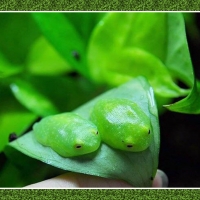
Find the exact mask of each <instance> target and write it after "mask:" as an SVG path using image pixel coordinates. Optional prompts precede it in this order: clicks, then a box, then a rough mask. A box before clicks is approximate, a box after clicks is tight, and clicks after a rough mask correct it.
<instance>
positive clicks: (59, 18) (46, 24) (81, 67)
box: [32, 13, 88, 76]
mask: <svg viewBox="0 0 200 200" xmlns="http://www.w3.org/2000/svg"><path fill="white" fill-rule="evenodd" d="M32 16H33V18H34V19H35V21H36V22H37V24H38V25H39V27H40V29H41V31H42V32H43V33H44V35H45V36H46V38H47V39H48V40H49V41H50V43H51V44H52V45H53V47H55V49H56V50H57V51H58V52H59V53H60V55H62V56H63V58H65V59H66V61H67V62H68V63H69V64H70V65H71V66H72V67H73V68H75V69H76V70H78V71H79V72H80V73H81V74H83V75H85V76H87V75H88V73H87V68H86V63H85V54H86V52H85V47H84V42H83V40H82V39H81V38H80V36H79V34H78V33H77V31H76V29H75V28H74V27H73V25H72V24H71V23H70V21H69V20H68V19H67V18H66V17H65V16H64V14H63V13H32ZM77 55H78V56H77Z"/></svg>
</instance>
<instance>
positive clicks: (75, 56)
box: [72, 51, 81, 61]
mask: <svg viewBox="0 0 200 200" xmlns="http://www.w3.org/2000/svg"><path fill="white" fill-rule="evenodd" d="M72 56H73V57H74V58H75V59H76V60H78V61H79V60H80V58H81V57H80V54H79V53H78V52H77V51H72Z"/></svg>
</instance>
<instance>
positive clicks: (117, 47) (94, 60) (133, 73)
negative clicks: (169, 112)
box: [87, 13, 188, 97]
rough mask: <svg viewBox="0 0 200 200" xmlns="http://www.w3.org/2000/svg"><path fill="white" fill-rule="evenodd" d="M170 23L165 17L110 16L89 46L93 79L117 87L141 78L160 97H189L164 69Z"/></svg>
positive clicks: (89, 60) (147, 15) (98, 29)
mask: <svg viewBox="0 0 200 200" xmlns="http://www.w3.org/2000/svg"><path fill="white" fill-rule="evenodd" d="M170 20H171V21H173V19H168V15H167V14H166V13H108V14H107V15H106V17H105V18H103V20H101V21H100V23H99V24H98V25H97V26H96V28H95V29H94V32H93V34H92V36H91V39H90V42H89V47H88V57H87V58H88V65H89V69H90V73H91V76H92V78H93V79H94V80H95V81H97V82H100V83H108V84H110V85H115V86H116V85H120V84H122V83H125V82H126V81H127V80H130V78H131V77H137V76H138V75H142V76H145V77H146V78H147V79H148V81H149V82H150V84H151V85H152V87H153V88H154V91H155V93H156V94H158V95H159V96H164V97H177V96H182V95H186V94H188V91H186V90H183V89H181V88H179V87H178V86H177V85H175V83H174V82H173V79H172V78H171V76H170V73H169V71H168V70H167V68H166V66H165V59H166V56H168V54H169V52H168V49H167V48H166V46H167V45H168V24H167V22H168V21H170ZM170 41H171V40H170ZM167 58H168V57H167ZM169 59H170V58H169ZM168 65H169V66H170V63H169V61H168Z"/></svg>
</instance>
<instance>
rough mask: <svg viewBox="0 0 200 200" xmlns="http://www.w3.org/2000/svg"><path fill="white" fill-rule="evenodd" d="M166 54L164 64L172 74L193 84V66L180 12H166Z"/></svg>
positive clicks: (188, 83) (186, 82) (190, 84)
mask: <svg viewBox="0 0 200 200" xmlns="http://www.w3.org/2000/svg"><path fill="white" fill-rule="evenodd" d="M167 28H168V29H167V36H168V42H167V54H166V60H165V64H166V66H167V68H168V69H169V70H170V71H171V72H172V73H173V76H174V77H175V78H177V79H179V80H181V81H182V82H183V83H185V84H187V85H188V86H190V87H191V86H192V85H193V79H194V74H193V67H192V62H191V58H190V52H189V49H188V44H187V38H186V33H185V24H184V19H183V16H182V15H181V13H168V14H167Z"/></svg>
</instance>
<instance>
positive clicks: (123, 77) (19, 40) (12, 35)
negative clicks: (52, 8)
mask: <svg viewBox="0 0 200 200" xmlns="http://www.w3.org/2000/svg"><path fill="white" fill-rule="evenodd" d="M158 15H159V18H158ZM104 17H105V18H104ZM187 17H188V18H187ZM0 18H1V20H0V27H1V37H0V50H1V51H0V64H1V70H0V71H1V74H0V77H1V85H0V89H1V108H0V112H1V127H0V130H1V142H0V149H1V150H3V149H4V147H5V146H6V145H7V144H8V136H9V134H10V133H12V132H13V131H14V132H15V133H16V134H17V135H18V136H20V135H22V134H24V133H26V132H29V131H30V130H31V128H32V124H33V123H34V122H35V121H36V120H38V119H39V118H41V117H45V116H48V115H52V114H56V113H60V112H66V111H72V110H74V109H75V108H77V107H78V106H80V105H82V104H84V103H86V102H87V101H89V100H91V99H92V98H94V97H96V96H97V95H99V94H101V93H103V92H105V91H107V90H109V89H111V88H113V87H115V86H120V85H121V84H123V83H126V81H128V80H131V79H132V78H133V77H137V76H138V75H143V76H145V77H146V78H147V79H148V81H149V82H150V84H151V85H152V86H153V88H154V91H155V95H156V100H157V103H158V109H159V112H160V114H161V113H162V112H164V111H165V110H163V109H162V106H163V104H170V102H172V98H176V97H184V96H186V95H188V96H187V97H186V98H184V99H182V100H181V101H178V102H176V103H174V104H170V105H168V109H170V110H172V111H175V112H182V113H190V114H198V113H199V112H200V106H199V103H198V102H199V88H200V86H199V82H198V80H196V79H195V76H194V73H193V68H192V63H191V59H190V54H189V50H188V46H187V39H186V34H185V28H184V19H183V17H182V15H181V14H180V13H169V14H166V13H160V14H156V13H155V14H154V13H151V14H146V13H139V14H134V13H132V14H131V13H130V14H126V13H118V14H117V13H116V14H115V13H113V14H106V13H73V14H71V13H16V14H15V13H1V14H0ZM80 19H81V21H80ZM101 19H103V21H101ZM121 19H125V21H126V23H124V21H123V20H121ZM146 19H148V20H147V23H145V21H146ZM185 19H189V21H188V24H189V26H190V27H192V26H194V27H195V23H194V20H193V19H192V15H190V14H188V15H187V14H186V15H185ZM10 22H12V23H10ZM99 22H100V23H99ZM102 22H103V23H102ZM133 22H134V23H133ZM135 22H136V23H135ZM141 23H142V24H143V26H142V28H141ZM80 24H81V25H82V24H84V26H81V25H80ZM116 24H117V26H116ZM52 27H53V28H52ZM54 27H56V28H54ZM108 27H109V28H110V27H111V29H109V28H108ZM130 27H131V28H130ZM155 27H156V28H157V29H156V31H155ZM114 29H115V31H116V32H115V34H113V31H110V30H114ZM152 30H153V31H155V33H158V34H152V33H153V31H152ZM160 30H163V32H159V31H160ZM162 33H164V34H162ZM152 36H153V37H154V40H149V39H150V38H151V37H152ZM149 41H153V43H152V42H149ZM113 47H115V48H113ZM155 47H156V48H155ZM105 49H106V51H105ZM118 63H123V64H124V63H125V64H124V67H121V65H119V64H118ZM132 66H139V68H138V69H141V71H140V72H139V73H138V71H137V70H136V71H134V68H132ZM143 66H145V67H146V68H144V69H143V68H142V67H143ZM97 69H98V73H97V72H96V70H97ZM183 69H184V70H183ZM130 71H131V72H132V71H133V72H132V73H131V74H129V72H130ZM136 80H137V79H136ZM178 81H181V82H182V83H183V84H185V86H186V87H187V89H184V88H180V87H179V86H178V85H177V84H176V83H177V82H178ZM138 87H139V86H138ZM136 88H137V87H136ZM125 91H126V89H125ZM156 117H157V116H156ZM22 138H23V137H22ZM22 138H19V141H23V139H22ZM12 144H13V147H14V149H15V148H16V149H17V148H19V151H21V152H23V151H24V152H25V151H26V150H25V149H23V148H21V147H22V146H21V147H20V145H19V146H18V145H16V146H15V144H16V143H15V142H13V143H11V144H8V147H12ZM8 149H9V148H8ZM16 149H15V150H16ZM33 149H34V148H33ZM15 150H14V151H10V150H7V152H6V153H7V155H8V157H9V158H10V160H11V161H13V162H15V164H16V165H15V166H14V165H13V164H12V162H9V161H8V162H5V164H4V165H3V166H2V168H1V170H2V171H1V174H0V179H1V180H4V181H3V186H10V187H12V186H23V185H26V184H29V183H31V182H35V181H36V182H37V181H39V180H42V179H45V178H47V177H49V176H50V177H51V176H53V175H54V172H55V174H59V173H62V170H59V169H53V168H51V167H49V166H48V167H49V168H48V167H47V166H45V165H44V164H42V163H39V162H37V161H33V160H31V158H29V157H26V156H25V155H21V154H20V152H17V151H15ZM29 150H30V149H27V151H29ZM33 151H34V150H33ZM25 154H26V155H27V153H25ZM1 155H2V154H1ZM156 156H158V155H157V153H156ZM2 157H3V156H2ZM16 157H18V158H19V159H18V160H16V159H15V158H16ZM33 157H34V156H33ZM156 159H157V158H156ZM39 160H41V159H39ZM30 163H32V164H31V166H32V168H31V169H30V167H29V166H30ZM40 166H42V169H43V170H42V171H41V173H40V174H38V176H34V175H33V177H32V176H30V177H28V178H22V177H23V175H24V174H30V173H31V172H32V173H33V174H34V172H36V170H37V169H38V167H40ZM19 168H22V169H21V170H19ZM47 168H48V169H47ZM154 170H155V169H154ZM8 172H9V173H10V174H11V175H10V176H8ZM11 172H12V173H11ZM12 174H15V179H14V180H12V181H11V179H12V178H13V176H12ZM154 174H155V173H154ZM108 177H110V176H108Z"/></svg>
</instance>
